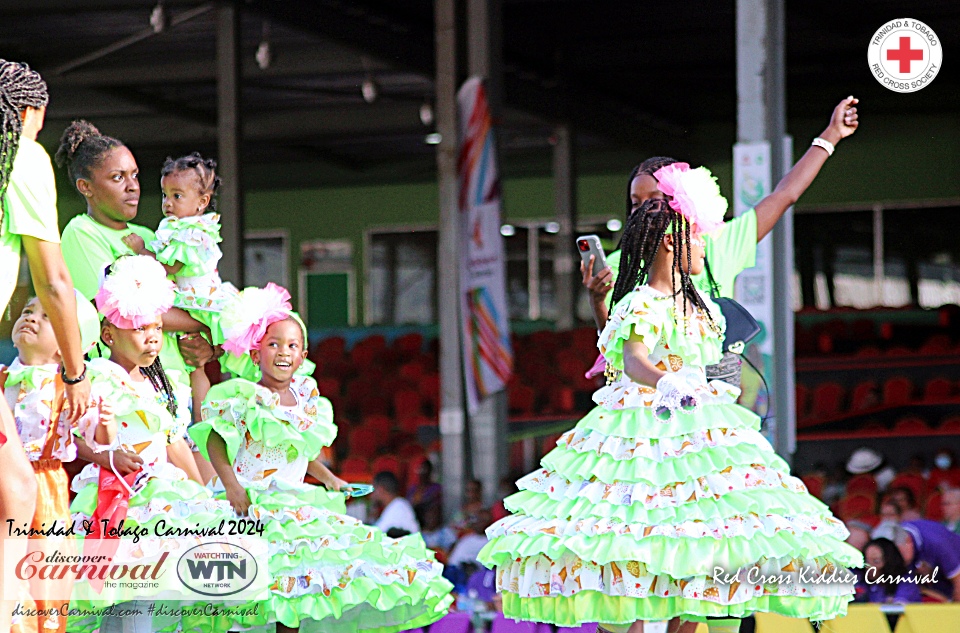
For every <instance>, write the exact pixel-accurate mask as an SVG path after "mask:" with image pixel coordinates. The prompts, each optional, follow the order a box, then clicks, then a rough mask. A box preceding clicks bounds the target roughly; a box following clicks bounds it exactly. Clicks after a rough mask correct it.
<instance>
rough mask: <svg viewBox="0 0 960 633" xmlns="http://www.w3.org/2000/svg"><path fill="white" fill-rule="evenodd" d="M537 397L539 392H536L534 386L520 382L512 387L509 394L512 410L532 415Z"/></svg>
mask: <svg viewBox="0 0 960 633" xmlns="http://www.w3.org/2000/svg"><path fill="white" fill-rule="evenodd" d="M536 399H537V392H535V391H534V390H533V388H532V387H528V386H527V385H524V384H522V383H521V384H518V385H516V386H515V387H512V388H511V389H510V393H509V396H508V401H509V408H510V412H511V413H517V414H520V415H532V414H533V407H534V405H535V404H536Z"/></svg>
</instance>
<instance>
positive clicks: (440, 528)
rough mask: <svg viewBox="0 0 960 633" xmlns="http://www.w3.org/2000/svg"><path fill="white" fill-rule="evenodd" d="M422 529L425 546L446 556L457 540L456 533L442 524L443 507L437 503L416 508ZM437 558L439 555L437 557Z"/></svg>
mask: <svg viewBox="0 0 960 633" xmlns="http://www.w3.org/2000/svg"><path fill="white" fill-rule="evenodd" d="M417 517H418V518H419V519H420V527H421V528H422V531H421V533H420V535H421V536H422V537H423V542H424V543H426V544H427V547H429V548H430V549H432V550H433V551H435V552H437V553H438V554H442V555H443V556H444V557H446V554H447V552H449V551H450V548H451V547H453V545H454V544H455V543H456V542H457V533H456V532H454V531H453V530H452V529H451V528H449V527H447V526H445V525H444V524H443V508H441V507H440V504H439V503H435V504H433V505H429V506H426V507H424V508H423V509H420V510H417ZM438 559H439V557H438Z"/></svg>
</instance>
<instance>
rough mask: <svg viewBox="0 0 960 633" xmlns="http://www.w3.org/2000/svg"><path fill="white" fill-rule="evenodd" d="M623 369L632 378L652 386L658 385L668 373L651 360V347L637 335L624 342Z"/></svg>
mask: <svg viewBox="0 0 960 633" xmlns="http://www.w3.org/2000/svg"><path fill="white" fill-rule="evenodd" d="M623 371H624V373H625V374H627V376H629V377H630V380H632V381H634V382H637V383H640V384H642V385H649V386H651V387H656V386H657V382H659V381H660V379H661V378H663V377H664V376H665V375H666V373H667V372H665V371H662V370H660V369H657V368H656V367H655V366H654V364H653V363H651V362H650V349H649V348H648V347H647V346H646V345H644V344H643V343H641V342H640V337H639V336H637V335H634V336H632V337H630V339H628V340H627V341H626V342H625V343H624V344H623Z"/></svg>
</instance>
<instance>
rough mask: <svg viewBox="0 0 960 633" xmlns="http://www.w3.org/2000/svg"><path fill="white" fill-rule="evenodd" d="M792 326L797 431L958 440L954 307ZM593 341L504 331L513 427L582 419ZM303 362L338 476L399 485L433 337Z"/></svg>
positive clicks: (432, 444)
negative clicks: (331, 436)
mask: <svg viewBox="0 0 960 633" xmlns="http://www.w3.org/2000/svg"><path fill="white" fill-rule="evenodd" d="M847 317H854V318H852V319H851V318H847ZM908 317H909V318H908ZM797 319H798V326H797V335H796V349H797V394H796V395H797V419H798V428H800V430H801V435H802V434H803V433H823V432H824V431H829V432H834V433H841V434H845V435H848V436H851V437H856V436H864V437H866V436H878V435H880V436H882V435H893V434H907V435H909V434H913V435H923V434H934V435H939V434H956V433H960V416H958V415H957V414H956V411H957V404H958V403H960V339H958V338H957V336H956V335H955V334H954V330H958V329H960V328H957V327H955V326H956V325H957V324H958V323H960V309H958V308H956V306H946V307H944V308H941V309H940V310H939V311H937V312H933V313H916V312H914V313H909V311H898V310H885V311H874V312H869V311H867V312H864V311H860V312H854V311H850V312H849V313H848V312H847V311H842V310H841V311H835V312H831V313H801V314H799V315H798V317H797ZM918 321H919V322H918ZM596 337H597V335H596V330H594V328H592V327H582V328H578V329H576V330H572V331H566V332H553V331H550V330H540V331H535V332H532V333H529V334H524V335H514V337H513V346H514V351H515V358H516V372H515V374H514V377H513V379H512V380H511V382H510V385H509V390H508V402H509V411H510V416H511V420H516V421H529V420H536V419H554V420H556V419H565V418H569V419H571V420H572V419H575V418H577V417H578V416H579V415H582V414H583V413H584V412H586V411H587V410H588V409H589V408H590V407H591V406H592V401H591V399H590V396H591V394H592V392H593V391H594V390H595V389H596V387H597V385H598V384H599V382H598V381H599V380H601V379H594V380H588V379H586V378H585V377H584V373H585V372H586V370H587V369H588V368H589V367H590V366H591V365H592V363H593V361H594V360H595V359H596V356H597V349H596ZM310 356H311V359H312V360H313V361H314V362H315V363H316V364H317V369H316V372H315V374H314V375H315V377H316V379H317V382H318V385H319V388H320V392H321V393H322V394H323V395H324V396H326V397H328V398H330V400H331V401H332V402H333V406H334V410H335V412H336V416H337V423H338V425H339V427H340V433H341V436H340V438H339V439H338V444H337V445H336V448H337V449H338V452H339V453H340V454H341V455H345V454H346V453H347V452H349V454H350V458H349V459H346V460H344V461H343V462H342V463H341V464H340V465H339V467H340V469H341V471H342V472H344V473H346V474H347V475H350V476H351V477H352V478H353V479H354V480H357V481H361V480H364V478H368V477H369V476H371V475H372V473H374V472H377V471H378V470H392V471H394V472H396V473H397V474H398V475H399V476H400V477H401V481H402V482H403V481H406V477H407V476H408V474H410V473H412V472H414V471H415V465H416V463H417V460H419V459H421V458H422V457H423V456H425V455H426V454H427V453H429V452H430V451H432V450H435V449H436V448H437V442H438V439H439V430H438V413H439V403H440V375H439V373H438V363H437V357H438V344H437V341H436V339H429V340H428V339H426V338H425V337H424V336H423V334H421V333H417V332H413V333H406V334H403V335H400V336H398V337H396V338H394V339H393V340H392V341H388V338H387V337H386V336H384V335H383V334H373V335H369V336H367V337H366V338H363V339H360V340H359V341H357V342H356V343H354V344H353V345H352V346H348V345H347V342H346V340H345V339H344V338H342V337H339V336H334V337H329V338H325V339H323V340H321V341H320V342H319V343H317V344H316V345H314V346H313V348H312V350H311V354H310ZM541 448H543V449H545V450H548V449H549V446H542V447H541Z"/></svg>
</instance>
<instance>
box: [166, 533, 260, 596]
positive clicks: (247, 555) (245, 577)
mask: <svg viewBox="0 0 960 633" xmlns="http://www.w3.org/2000/svg"><path fill="white" fill-rule="evenodd" d="M263 554H264V555H265V554H266V552H265V551H264V552H263ZM262 569H263V571H264V572H266V565H263V566H262ZM260 570H261V566H260V565H259V564H258V561H257V558H256V557H255V556H254V555H253V553H252V552H251V551H250V550H247V549H245V548H243V547H241V546H240V545H236V544H234V543H230V542H213V543H203V544H201V545H197V546H194V547H191V548H189V549H187V551H185V552H184V553H183V555H182V556H181V557H180V560H179V561H178V562H177V576H178V577H179V578H180V582H181V583H183V586H184V587H186V588H188V589H189V590H190V591H192V592H194V593H198V594H200V595H204V596H221V597H222V596H231V595H237V594H239V593H240V592H242V591H244V590H246V589H248V588H251V587H252V586H253V584H254V582H255V581H258V580H259V581H260V584H262V585H264V588H265V587H266V579H267V576H266V574H265V573H260ZM257 590H259V585H258V588H257Z"/></svg>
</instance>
